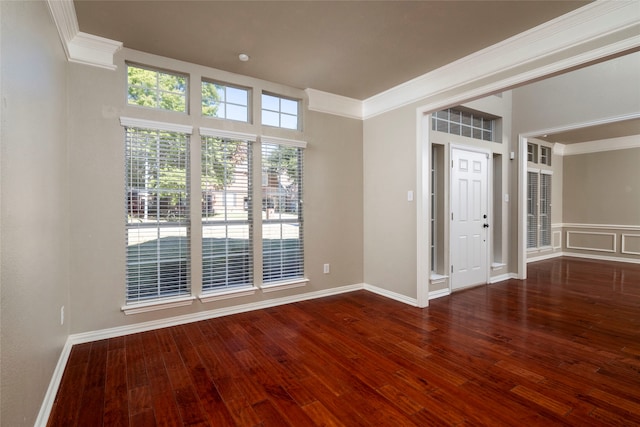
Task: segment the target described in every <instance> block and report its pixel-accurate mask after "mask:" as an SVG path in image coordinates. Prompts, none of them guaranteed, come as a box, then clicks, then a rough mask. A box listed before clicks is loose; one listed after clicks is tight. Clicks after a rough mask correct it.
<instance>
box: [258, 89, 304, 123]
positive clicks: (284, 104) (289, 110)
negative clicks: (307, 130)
mask: <svg viewBox="0 0 640 427" xmlns="http://www.w3.org/2000/svg"><path fill="white" fill-rule="evenodd" d="M299 110H300V101H298V100H295V99H289V98H282V97H280V96H276V95H270V94H268V93H263V94H262V124H263V125H267V126H275V127H279V128H284V129H299V128H300V126H299V123H298V116H299Z"/></svg>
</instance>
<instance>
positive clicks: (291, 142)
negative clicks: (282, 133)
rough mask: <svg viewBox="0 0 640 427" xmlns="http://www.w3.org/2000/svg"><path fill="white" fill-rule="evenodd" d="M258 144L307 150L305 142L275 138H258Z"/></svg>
mask: <svg viewBox="0 0 640 427" xmlns="http://www.w3.org/2000/svg"><path fill="white" fill-rule="evenodd" d="M260 142H261V143H264V144H278V145H287V146H290V147H298V148H307V143H306V141H298V140H296V139H286V138H277V137H275V136H260Z"/></svg>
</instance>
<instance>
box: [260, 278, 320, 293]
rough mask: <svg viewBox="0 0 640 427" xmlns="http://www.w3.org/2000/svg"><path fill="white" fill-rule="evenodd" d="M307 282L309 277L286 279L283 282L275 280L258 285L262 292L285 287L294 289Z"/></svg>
mask: <svg viewBox="0 0 640 427" xmlns="http://www.w3.org/2000/svg"><path fill="white" fill-rule="evenodd" d="M308 283H309V279H297V280H288V281H284V282H275V283H269V284H267V285H265V284H263V285H262V286H260V289H261V290H262V292H264V293H268V292H275V291H284V290H285V289H294V288H301V287H303V286H307V284H308Z"/></svg>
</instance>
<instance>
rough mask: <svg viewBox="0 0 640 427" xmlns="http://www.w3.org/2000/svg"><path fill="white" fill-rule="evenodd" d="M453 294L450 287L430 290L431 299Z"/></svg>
mask: <svg viewBox="0 0 640 427" xmlns="http://www.w3.org/2000/svg"><path fill="white" fill-rule="evenodd" d="M449 295H451V290H450V289H449V288H446V289H440V290H438V291H431V292H429V300H432V299H436V298H442V297H446V296H449Z"/></svg>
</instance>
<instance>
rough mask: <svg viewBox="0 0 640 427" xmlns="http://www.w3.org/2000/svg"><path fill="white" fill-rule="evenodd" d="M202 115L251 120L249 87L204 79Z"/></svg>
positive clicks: (244, 120)
mask: <svg viewBox="0 0 640 427" xmlns="http://www.w3.org/2000/svg"><path fill="white" fill-rule="evenodd" d="M202 115H203V116H208V117H217V118H219V119H227V120H237V121H240V122H248V121H249V89H245V88H241V87H237V86H230V85H225V84H221V83H213V82H208V81H202Z"/></svg>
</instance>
